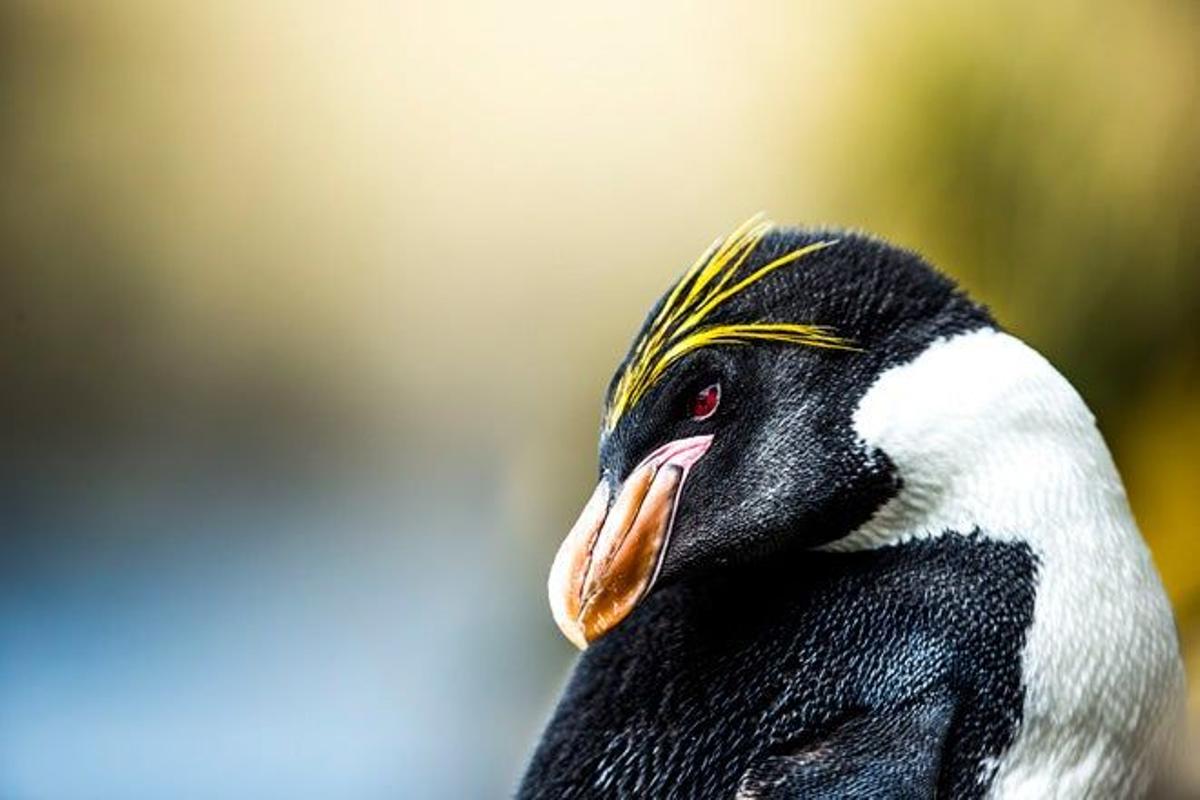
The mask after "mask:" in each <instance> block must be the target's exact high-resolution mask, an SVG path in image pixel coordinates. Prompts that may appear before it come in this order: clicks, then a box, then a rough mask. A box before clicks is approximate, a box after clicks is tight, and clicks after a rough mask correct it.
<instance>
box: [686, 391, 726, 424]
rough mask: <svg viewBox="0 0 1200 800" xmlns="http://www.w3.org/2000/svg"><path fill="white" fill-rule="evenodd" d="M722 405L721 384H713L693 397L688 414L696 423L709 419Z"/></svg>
mask: <svg viewBox="0 0 1200 800" xmlns="http://www.w3.org/2000/svg"><path fill="white" fill-rule="evenodd" d="M720 404H721V384H719V383H711V384H709V385H708V386H705V387H704V388H703V389H701V390H700V391H698V392H696V394H695V395H693V396H692V399H691V402H690V403H689V404H688V413H690V414H691V415H692V419H693V420H695V421H696V422H699V421H701V420H705V419H708V418H709V417H711V416H712V415H713V414H715V413H716V411H717V406H719V405H720Z"/></svg>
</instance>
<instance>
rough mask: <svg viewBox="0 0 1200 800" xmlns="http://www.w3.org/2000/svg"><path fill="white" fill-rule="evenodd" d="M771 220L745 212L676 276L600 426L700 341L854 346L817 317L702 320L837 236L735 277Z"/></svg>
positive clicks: (612, 421)
mask: <svg viewBox="0 0 1200 800" xmlns="http://www.w3.org/2000/svg"><path fill="white" fill-rule="evenodd" d="M774 227H775V226H774V224H773V223H771V222H769V221H767V220H765V219H764V218H763V216H762V215H761V214H758V215H755V216H753V217H751V218H750V219H748V220H746V221H745V222H743V223H742V224H741V225H740V226H739V227H738V228H737V230H735V231H734V232H733V233H731V234H729V235H728V236H726V237H725V238H724V239H720V240H718V241H716V242H714V243H713V245H712V246H711V247H709V248H708V250H706V251H705V252H704V254H703V255H701V256H700V258H699V259H697V261H696V263H694V264H693V265H692V266H691V267H690V268H689V269H688V271H687V272H685V273H684V275H683V277H682V278H680V279H679V282H678V283H676V284H675V286H674V288H672V289H671V293H670V294H669V295H668V296H667V299H666V301H664V302H663V305H662V308H660V309H659V310H658V313H657V314H655V315H654V319H653V320H651V322H650V324H649V325H648V326H647V327H646V330H645V331H644V332H643V333H642V335H641V337H639V339H638V341H637V342H636V343H635V344H634V346H633V351H632V353H631V354H630V356H629V360H628V361H627V362H626V365H625V368H624V370H623V371H622V373H621V375H620V377H619V378H618V380H617V385H616V387H615V388H614V389H613V393H612V397H611V399H610V400H609V405H608V413H607V414H606V415H605V419H604V427H605V430H609V431H611V430H612V429H613V428H615V427H616V426H617V422H619V421H620V419H621V416H622V415H623V414H624V413H625V412H626V411H628V410H629V409H630V408H632V407H633V406H634V405H636V404H637V402H638V401H639V400H640V399H641V398H642V396H643V395H644V394H645V393H646V392H647V391H649V390H650V388H651V387H653V386H654V384H655V383H657V382H658V380H659V379H660V378H661V377H662V376H663V374H664V373H665V372H666V371H667V369H668V368H669V367H670V366H671V365H672V364H674V363H675V362H676V361H678V360H679V359H681V358H683V357H684V356H685V355H687V354H688V353H691V352H693V351H695V350H698V349H700V348H701V347H710V346H714V345H743V344H749V343H750V342H756V341H761V342H779V343H783V344H796V345H806V346H808V347H825V348H831V349H836V350H853V349H855V348H854V346H853V344H852V343H851V342H849V341H847V340H845V339H842V338H841V337H839V336H836V335H835V334H834V333H833V331H832V330H831V329H830V328H828V327H825V326H822V325H805V324H801V323H790V322H745V323H731V324H717V325H708V326H705V325H704V321H705V319H706V318H707V317H708V315H709V314H710V313H712V312H713V311H714V310H715V309H716V308H717V307H719V306H720V305H721V304H722V303H724V302H725V301H726V300H728V299H730V298H731V297H734V296H736V295H737V294H739V293H740V292H742V291H744V290H745V289H746V288H748V287H749V286H751V285H753V284H755V283H757V282H758V281H760V280H762V279H763V278H765V277H766V276H767V275H769V274H770V273H772V272H774V271H775V270H777V269H779V268H780V267H783V266H786V265H788V264H793V263H795V262H797V261H799V260H801V259H802V258H804V257H805V256H806V255H809V254H810V253H814V252H816V251H817V250H822V249H824V248H826V247H829V246H830V245H833V244H836V243H837V241H836V240H830V241H823V242H814V243H813V244H809V245H805V246H804V247H801V248H799V249H797V250H793V251H792V252H790V253H788V254H787V255H784V256H781V257H779V258H777V259H775V260H773V261H771V262H770V263H768V264H766V265H765V266H762V267H759V268H758V269H756V270H754V272H752V273H750V274H749V275H747V276H745V277H743V278H741V279H736V278H737V274H738V272H739V271H740V270H741V268H742V266H743V265H744V264H745V263H746V260H747V259H749V258H750V256H751V254H752V253H753V252H754V250H755V249H756V248H757V247H758V245H759V243H760V242H762V239H763V237H764V236H766V235H767V233H769V232H770V231H771V230H772V229H773V228H774Z"/></svg>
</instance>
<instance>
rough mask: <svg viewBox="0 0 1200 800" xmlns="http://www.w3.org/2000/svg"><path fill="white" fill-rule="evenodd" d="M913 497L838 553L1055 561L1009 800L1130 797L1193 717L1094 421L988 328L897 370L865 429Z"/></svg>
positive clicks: (1043, 580) (1032, 652) (894, 504)
mask: <svg viewBox="0 0 1200 800" xmlns="http://www.w3.org/2000/svg"><path fill="white" fill-rule="evenodd" d="M854 422H855V427H856V430H857V432H858V434H859V436H860V437H861V438H862V440H863V442H864V443H865V444H867V445H868V446H869V447H872V448H878V449H879V450H881V451H883V452H884V453H886V454H887V456H888V457H889V458H890V459H891V460H892V462H893V463H894V464H895V466H896V468H897V470H898V472H899V474H900V477H901V480H902V481H903V488H902V490H901V491H900V493H899V494H898V495H897V496H896V497H895V498H893V499H892V500H891V501H890V502H889V503H887V504H886V505H885V506H884V507H883V508H881V509H880V510H879V511H878V512H877V513H876V514H875V515H874V516H873V517H872V519H871V520H870V521H869V522H868V523H867V524H865V525H863V526H862V527H861V528H860V529H858V530H857V531H855V532H854V533H852V534H851V535H850V536H848V537H846V538H844V539H842V540H840V541H838V542H835V543H834V544H833V545H830V549H838V550H855V549H863V548H871V547H879V546H883V545H887V544H893V543H897V542H900V541H905V540H908V539H913V538H928V537H937V536H941V535H944V534H946V533H947V532H951V531H952V532H957V533H970V532H971V531H974V530H976V529H978V530H980V531H981V532H982V533H983V534H984V535H986V536H989V537H994V538H996V539H1001V540H1009V541H1011V540H1016V541H1022V542H1026V543H1028V545H1029V546H1030V547H1031V548H1032V550H1033V552H1034V553H1035V555H1036V556H1037V557H1038V559H1039V564H1040V568H1039V571H1038V581H1037V592H1036V599H1035V605H1034V619H1033V625H1032V628H1031V629H1030V630H1029V632H1028V636H1027V639H1026V643H1025V649H1024V651H1023V665H1022V668H1023V677H1024V683H1025V689H1026V695H1025V705H1024V713H1023V720H1022V723H1021V727H1020V729H1019V730H1018V732H1017V737H1016V740H1015V741H1014V743H1013V745H1012V747H1011V748H1010V749H1009V750H1008V752H1006V753H1005V754H1004V755H1003V756H1002V757H1001V758H999V759H998V760H997V761H996V762H995V763H993V764H989V765H986V768H985V775H983V776H981V777H986V776H987V774H992V775H994V782H993V784H992V789H991V793H990V796H992V797H997V798H1025V797H1038V798H1052V797H1064V798H1066V797H1084V796H1088V797H1130V796H1137V795H1139V794H1141V793H1143V792H1144V791H1145V788H1146V786H1147V784H1148V783H1149V781H1150V780H1151V778H1152V777H1153V773H1154V770H1155V769H1156V766H1157V760H1158V757H1159V754H1160V752H1161V751H1162V749H1163V746H1164V745H1165V743H1166V740H1167V738H1168V737H1169V736H1170V735H1171V733H1172V732H1173V728H1174V725H1175V723H1176V720H1177V715H1178V714H1179V713H1180V710H1181V705H1180V704H1181V702H1182V700H1181V698H1182V694H1183V685H1184V681H1183V672H1182V665H1181V661H1180V658H1179V649H1178V643H1177V641H1176V634H1175V627H1174V621H1173V617H1172V614H1171V609H1170V606H1169V604H1168V602H1167V599H1166V596H1165V594H1164V592H1163V589H1162V586H1161V583H1160V581H1159V578H1158V574H1157V572H1156V571H1155V569H1154V565H1153V563H1152V561H1151V559H1150V554H1149V552H1148V550H1147V548H1146V546H1145V544H1144V542H1143V541H1142V538H1141V536H1140V534H1139V533H1138V530H1137V526H1136V524H1135V523H1134V521H1133V517H1132V515H1131V514H1130V511H1129V506H1128V503H1127V502H1126V498H1125V491H1124V488H1123V487H1122V485H1121V480H1120V477H1119V476H1118V475H1117V471H1116V468H1115V467H1114V465H1113V462H1112V458H1111V456H1110V455H1109V452H1108V449H1107V448H1106V447H1105V445H1104V441H1103V439H1102V438H1101V436H1100V433H1099V431H1098V430H1097V429H1096V426H1095V422H1094V420H1093V418H1092V415H1091V413H1090V412H1089V411H1088V409H1087V407H1086V406H1085V405H1084V403H1083V401H1082V399H1081V398H1080V397H1079V395H1078V394H1077V393H1076V392H1075V390H1074V389H1073V388H1072V387H1071V385H1070V384H1069V383H1067V381H1066V379H1064V378H1063V377H1062V375H1060V374H1059V373H1058V372H1057V371H1056V370H1055V369H1054V368H1053V367H1052V366H1051V365H1050V364H1049V363H1048V362H1047V361H1046V360H1045V359H1044V358H1042V356H1040V355H1039V354H1038V353H1036V352H1035V351H1034V350H1032V349H1031V348H1029V347H1028V346H1026V345H1025V344H1023V343H1022V342H1020V341H1019V340H1017V339H1015V338H1013V337H1012V336H1009V335H1007V334H1004V333H999V332H997V331H993V330H980V331H975V332H972V333H968V334H963V335H960V336H956V337H953V338H951V339H948V340H943V341H941V342H938V343H937V344H935V345H933V346H932V347H930V348H929V349H928V350H926V351H925V352H924V353H922V354H921V355H920V356H919V357H918V358H917V359H915V360H914V361H913V362H911V363H909V364H906V365H903V366H900V367H896V368H893V369H891V370H889V371H887V372H885V373H884V374H883V375H882V376H880V378H879V379H878V380H877V381H876V383H875V384H874V386H872V387H871V389H870V390H869V391H868V392H867V394H866V396H865V397H864V398H863V400H862V402H861V404H860V405H859V407H858V410H857V412H856V414H855V418H854Z"/></svg>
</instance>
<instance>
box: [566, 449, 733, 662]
mask: <svg viewBox="0 0 1200 800" xmlns="http://www.w3.org/2000/svg"><path fill="white" fill-rule="evenodd" d="M711 444H712V436H693V437H691V438H688V439H678V440H676V441H674V442H668V443H667V444H665V445H663V446H662V447H660V448H658V449H657V450H655V451H654V452H653V453H651V454H650V455H649V456H647V457H646V458H645V460H643V461H642V463H641V464H638V466H637V467H635V468H634V470H633V471H632V472H631V473H629V477H628V478H626V479H625V482H624V483H623V484H621V488H620V489H619V491H618V492H617V497H616V500H614V501H613V502H612V505H611V507H610V505H609V489H608V483H607V482H606V481H603V480H601V481H600V483H599V485H598V486H596V490H595V491H594V492H593V493H592V497H591V499H590V500H588V502H587V505H585V506H584V507H583V511H582V512H581V513H580V515H579V519H578V520H576V522H575V524H574V525H573V526H572V527H571V531H570V533H568V534H567V538H566V539H564V540H563V543H562V546H561V547H559V549H558V555H557V556H555V558H554V566H553V567H551V568H550V580H549V590H550V610H551V611H552V612H553V614H554V621H555V622H556V623H558V627H559V629H560V630H561V631H562V632H563V635H564V636H566V637H567V638H568V639H570V640H571V642H572V643H573V644H574V645H575V646H576V647H578V648H579V649H580V650H582V649H584V648H586V647H587V646H588V644H590V643H591V642H594V641H596V640H597V639H599V638H600V637H601V636H603V635H604V634H606V633H608V632H609V631H610V630H612V629H613V628H614V627H615V626H616V625H617V623H619V622H620V621H621V620H623V619H625V617H626V616H628V615H629V612H631V611H632V610H633V607H634V606H635V605H637V603H638V601H639V600H641V599H642V597H644V596H645V594H646V592H648V591H650V587H651V586H652V585H653V584H654V579H655V578H657V577H658V572H659V569H660V568H661V567H662V559H663V555H664V554H665V553H666V551H667V543H668V541H669V540H670V537H671V527H672V525H673V523H674V521H675V508H676V505H677V503H678V500H679V493H680V491H681V490H682V489H683V483H684V481H685V480H686V479H687V475H688V471H689V470H690V469H691V467H692V465H693V464H695V463H696V461H697V460H699V459H700V457H701V456H703V455H704V453H705V452H706V451H707V450H708V448H709V446H710V445H711Z"/></svg>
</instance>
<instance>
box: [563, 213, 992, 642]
mask: <svg viewBox="0 0 1200 800" xmlns="http://www.w3.org/2000/svg"><path fill="white" fill-rule="evenodd" d="M994 325H995V323H994V322H993V320H992V319H991V317H990V316H989V314H988V312H987V311H986V310H985V309H984V308H982V307H981V306H978V305H976V304H975V303H973V302H971V301H970V300H969V299H968V298H967V297H966V296H965V295H964V294H962V293H961V292H960V291H958V290H957V289H956V287H955V286H954V284H953V283H952V282H951V281H950V280H949V279H947V278H945V277H944V276H942V275H941V274H940V273H938V272H936V271H935V270H934V269H933V268H932V267H930V266H929V265H928V264H926V263H925V262H924V261H923V260H921V259H920V258H919V257H918V256H916V255H914V254H912V253H910V252H907V251H904V250H901V249H899V248H895V247H892V246H889V245H887V244H885V243H883V242H881V241H879V240H876V239H873V238H870V237H866V236H862V235H858V234H848V233H841V232H831V231H806V230H798V229H785V228H777V227H775V226H773V225H772V224H771V223H769V222H766V221H763V220H761V219H757V218H756V219H752V220H750V221H748V222H747V223H745V224H743V225H742V226H741V227H740V228H738V229H737V230H736V231H734V232H733V233H732V234H730V235H729V236H728V237H726V238H724V239H722V240H720V241H718V242H717V243H715V244H714V245H713V246H712V247H711V248H709V250H708V251H707V252H706V253H705V254H704V255H703V256H702V257H701V258H700V259H699V260H698V261H697V262H696V263H695V264H694V265H693V266H692V267H691V268H690V269H689V270H687V271H686V272H685V273H684V275H683V276H682V277H681V278H680V279H679V280H678V281H677V282H676V283H675V284H674V285H673V286H672V287H671V288H670V289H669V290H668V291H667V292H666V294H664V296H663V297H662V298H661V299H660V300H659V301H658V303H656V304H655V306H654V307H653V308H652V309H651V311H650V314H649V315H648V317H647V319H646V322H645V324H644V325H643V326H642V329H641V331H640V332H639V333H638V335H637V336H636V337H635V339H634V342H633V345H632V346H631V348H630V350H629V353H628V354H627V355H626V357H625V359H624V360H623V361H622V363H621V364H620V365H619V367H618V369H617V371H616V374H615V375H614V377H613V379H612V382H611V383H610V385H609V389H608V392H607V396H606V402H605V411H604V417H603V423H602V426H601V434H600V448H599V452H600V459H599V462H600V463H599V471H600V480H599V483H598V485H597V487H596V489H595V491H594V493H593V494H592V497H591V499H590V500H589V501H588V502H587V504H586V505H585V507H584V510H583V512H582V513H581V514H580V517H579V519H578V521H577V522H576V523H575V525H574V527H573V528H572V529H571V531H570V532H569V533H568V535H567V537H566V539H565V540H564V541H563V544H562V546H561V547H560V549H559V553H558V555H557V557H556V558H555V562H554V566H553V567H552V569H551V574H550V581H549V591H550V604H551V608H552V611H553V613H554V617H555V620H556V622H557V623H558V625H559V627H560V629H561V630H562V631H563V633H564V634H565V635H566V636H567V638H569V639H570V640H571V641H572V642H574V643H575V644H576V645H577V646H579V647H580V648H583V647H586V646H587V644H588V643H590V642H591V641H594V640H595V639H597V638H599V637H600V636H603V635H604V634H605V633H606V632H607V631H609V630H611V629H612V628H613V627H614V626H616V625H617V624H618V623H619V622H620V621H621V620H622V619H623V618H625V617H626V616H627V615H628V614H629V613H631V612H632V611H633V609H634V608H635V606H636V605H637V603H638V601H639V600H640V599H641V598H642V597H644V596H645V595H646V594H647V593H648V592H650V591H653V590H654V589H655V588H656V587H660V586H663V585H667V584H669V583H671V582H674V581H679V580H688V579H695V578H698V577H701V576H703V575H704V574H705V573H708V572H711V571H713V570H719V569H722V568H724V567H728V566H731V565H739V564H746V563H750V562H753V561H755V560H758V559H764V558H769V557H770V556H771V555H772V554H775V553H779V552H780V551H783V550H788V549H793V548H796V549H809V548H814V547H818V546H821V545H825V544H828V543H830V542H834V541H836V540H838V539H840V538H842V537H844V536H846V535H847V534H849V533H850V532H852V531H853V530H855V529H856V528H857V527H858V526H860V525H861V524H862V523H864V522H866V521H867V520H868V519H869V518H870V517H871V515H872V514H873V513H874V512H875V511H876V510H877V509H878V508H879V507H880V506H882V505H883V504H884V503H885V502H887V501H888V500H889V499H890V498H891V497H893V496H894V495H895V494H896V493H897V491H898V489H899V478H898V476H897V474H896V471H895V470H894V468H893V467H892V465H891V463H890V461H889V459H888V457H887V454H886V453H884V452H882V451H879V450H877V449H873V448H872V447H870V446H868V445H866V444H865V443H864V442H862V441H861V439H860V438H859V437H858V435H857V434H856V432H855V428H854V422H853V417H854V412H855V409H856V408H857V406H858V404H859V401H860V400H861V399H862V397H863V396H864V394H865V393H866V392H867V390H868V389H869V388H870V386H871V385H872V384H873V383H874V382H875V380H876V379H877V378H878V377H879V376H880V375H881V374H882V373H883V372H884V371H886V370H887V369H888V368H889V367H892V366H895V365H898V364H903V363H906V362H908V361H910V360H911V359H913V358H914V357H915V356H916V355H917V354H919V353H920V352H921V351H923V350H924V349H926V348H927V347H928V346H929V345H930V344H931V343H933V342H934V341H937V340H938V339H940V338H944V337H948V336H952V335H954V334H957V333H962V332H966V331H969V330H974V329H977V328H983V327H989V326H990V327H994Z"/></svg>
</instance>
